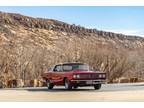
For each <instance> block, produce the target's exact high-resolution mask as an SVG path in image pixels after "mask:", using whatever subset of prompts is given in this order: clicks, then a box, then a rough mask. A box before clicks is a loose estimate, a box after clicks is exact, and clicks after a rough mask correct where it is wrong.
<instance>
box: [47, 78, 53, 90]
mask: <svg viewBox="0 0 144 108" xmlns="http://www.w3.org/2000/svg"><path fill="white" fill-rule="evenodd" d="M53 87H54V85H53V83H51V81H50V80H47V88H48V89H53Z"/></svg>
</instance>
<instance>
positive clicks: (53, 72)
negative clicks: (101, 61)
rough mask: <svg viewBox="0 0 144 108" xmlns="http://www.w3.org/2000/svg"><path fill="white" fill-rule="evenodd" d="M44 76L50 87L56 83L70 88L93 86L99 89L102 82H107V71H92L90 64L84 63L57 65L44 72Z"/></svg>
mask: <svg viewBox="0 0 144 108" xmlns="http://www.w3.org/2000/svg"><path fill="white" fill-rule="evenodd" d="M42 77H43V79H44V80H45V81H46V82H47V87H48V89H53V87H54V86H55V85H56V86H58V85H63V86H65V88H66V89H69V90H70V89H72V88H75V89H76V88H78V87H82V86H93V87H94V89H95V90H98V89H100V88H101V84H103V83H105V82H106V73H104V72H100V71H90V70H89V66H88V65H87V64H83V63H65V64H58V65H55V66H54V67H53V68H51V69H50V70H49V71H46V72H44V73H43V75H42Z"/></svg>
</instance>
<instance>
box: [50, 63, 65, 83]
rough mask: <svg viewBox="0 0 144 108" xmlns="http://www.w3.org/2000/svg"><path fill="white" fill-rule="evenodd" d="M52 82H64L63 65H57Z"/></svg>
mask: <svg viewBox="0 0 144 108" xmlns="http://www.w3.org/2000/svg"><path fill="white" fill-rule="evenodd" d="M52 80H53V81H54V82H61V81H62V80H63V74H62V65H56V66H55V67H54V69H53V74H52Z"/></svg>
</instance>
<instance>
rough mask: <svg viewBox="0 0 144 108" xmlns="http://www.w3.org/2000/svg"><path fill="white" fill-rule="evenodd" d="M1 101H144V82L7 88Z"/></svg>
mask: <svg viewBox="0 0 144 108" xmlns="http://www.w3.org/2000/svg"><path fill="white" fill-rule="evenodd" d="M0 101H13V102H18V101H24V102H29V101H30V102H37V101H43V102H47V101H48V102H49V101H52V102H53V101H55V102H61V101H62V102H81V101H82V102H88V101H90V102H95V101H100V102H104V101H106V102H113V101H122V102H125V101H127V102H129V101H130V102H131V101H140V102H141V101H142V102H143V101H144V83H127V84H104V85H103V86H102V88H101V89H100V90H94V88H93V87H80V88H78V89H73V90H70V91H68V90H65V88H64V87H54V89H53V90H49V91H48V90H47V88H46V87H35V88H33V87H30V88H7V89H0Z"/></svg>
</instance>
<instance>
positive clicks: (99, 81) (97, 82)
mask: <svg viewBox="0 0 144 108" xmlns="http://www.w3.org/2000/svg"><path fill="white" fill-rule="evenodd" d="M87 81H92V82H94V83H95V84H106V80H71V82H76V83H79V82H87Z"/></svg>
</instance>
